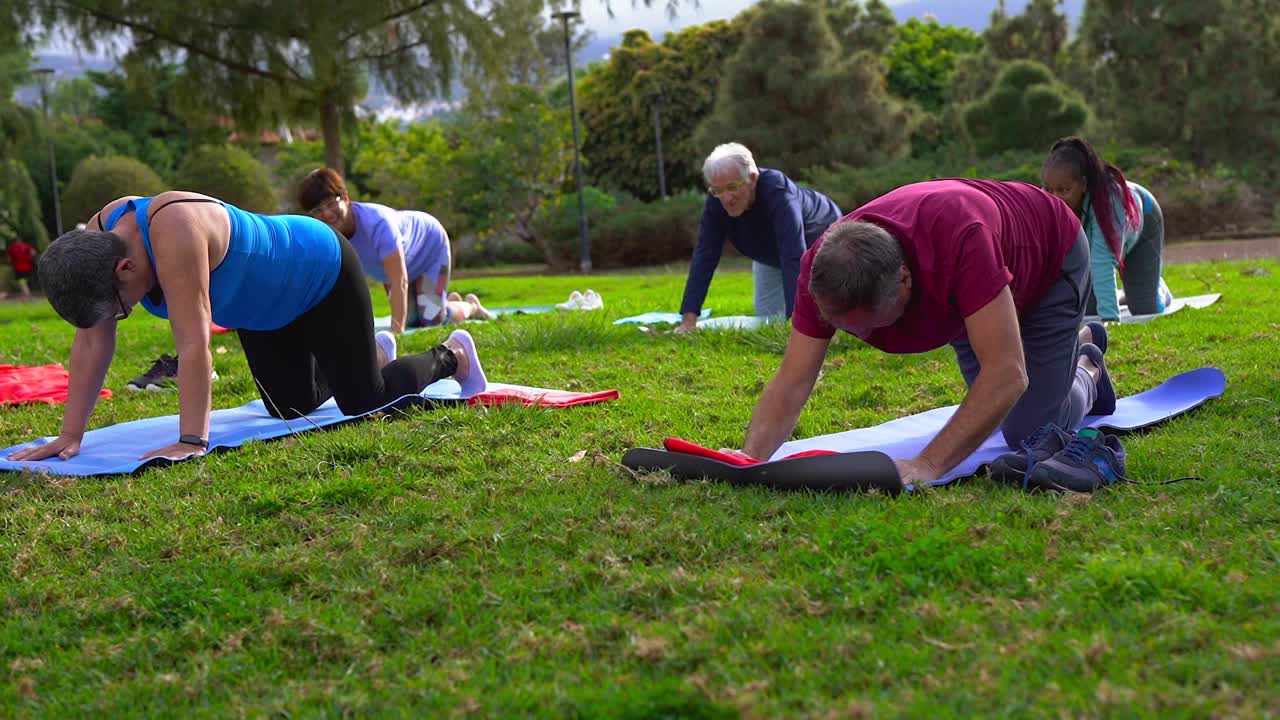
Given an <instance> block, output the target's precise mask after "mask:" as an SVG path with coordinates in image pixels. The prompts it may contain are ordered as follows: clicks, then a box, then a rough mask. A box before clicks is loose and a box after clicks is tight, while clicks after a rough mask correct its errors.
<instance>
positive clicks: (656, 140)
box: [649, 92, 667, 200]
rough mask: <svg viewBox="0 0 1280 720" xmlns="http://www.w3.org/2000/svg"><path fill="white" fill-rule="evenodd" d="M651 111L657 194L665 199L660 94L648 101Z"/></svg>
mask: <svg viewBox="0 0 1280 720" xmlns="http://www.w3.org/2000/svg"><path fill="white" fill-rule="evenodd" d="M649 102H650V106H649V107H650V108H651V109H652V111H653V144H654V146H655V148H656V150H657V152H658V194H659V195H661V197H662V199H663V200H666V199H667V168H666V162H665V161H664V160H663V158H662V118H661V116H660V115H659V114H658V105H659V104H660V103H661V102H662V93H661V92H658V93H654V94H653V96H652V97H650V99H649Z"/></svg>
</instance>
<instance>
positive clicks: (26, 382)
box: [0, 365, 111, 405]
mask: <svg viewBox="0 0 1280 720" xmlns="http://www.w3.org/2000/svg"><path fill="white" fill-rule="evenodd" d="M69 383H70V376H69V375H68V374H67V369H66V368H64V367H62V366H61V365H34V366H32V365H0V405H21V404H25V403H49V404H50V405H53V404H55V403H56V404H61V403H65V402H66V401H67V386H68V384H69ZM98 397H104V398H109V397H111V391H110V390H108V389H106V388H103V389H102V390H101V392H99V393H98Z"/></svg>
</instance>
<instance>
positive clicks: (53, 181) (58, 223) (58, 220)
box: [31, 68, 62, 237]
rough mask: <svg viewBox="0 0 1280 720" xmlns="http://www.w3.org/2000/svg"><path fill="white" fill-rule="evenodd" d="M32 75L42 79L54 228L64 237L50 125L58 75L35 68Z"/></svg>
mask: <svg viewBox="0 0 1280 720" xmlns="http://www.w3.org/2000/svg"><path fill="white" fill-rule="evenodd" d="M31 73H32V74H33V75H35V76H37V77H38V78H39V79H40V109H41V111H42V112H43V113H44V131H45V137H46V138H47V139H48V141H49V189H50V191H51V192H53V226H54V227H55V228H57V230H58V234H57V237H61V236H62V200H61V198H59V197H58V160H57V156H56V155H55V154H54V150H53V128H52V126H51V125H49V81H50V80H51V79H52V78H53V76H54V75H55V74H56V73H57V70H54V69H53V68H35V69H34V70H32V71H31Z"/></svg>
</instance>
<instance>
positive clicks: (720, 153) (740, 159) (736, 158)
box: [702, 142, 760, 183]
mask: <svg viewBox="0 0 1280 720" xmlns="http://www.w3.org/2000/svg"><path fill="white" fill-rule="evenodd" d="M728 167H732V168H734V169H736V170H737V171H738V174H739V175H740V176H741V177H742V179H743V180H746V179H747V178H749V177H751V173H756V174H759V172H760V171H759V169H758V168H756V160H755V158H753V157H751V151H750V150H748V149H747V146H746V145H743V144H741V143H736V142H735V143H725V144H724V145H717V146H716V149H715V150H712V151H711V154H710V155H708V156H707V159H706V160H704V161H703V163H702V177H703V179H704V180H706V181H707V182H708V183H710V182H711V176H712V174H714V173H715V172H716V171H718V170H722V169H724V168H728Z"/></svg>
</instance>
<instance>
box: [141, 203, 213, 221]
mask: <svg viewBox="0 0 1280 720" xmlns="http://www.w3.org/2000/svg"><path fill="white" fill-rule="evenodd" d="M198 202H202V203H218V204H219V205H221V204H222V201H221V200H211V199H209V198H181V199H178V200H170V201H169V202H167V203H165V204H163V205H161V206H160V207H158V208H156V209H155V210H152V211H151V214H150V217H151V218H153V219H154V218H155V216H156V215H159V214H160V211H161V210H163V209H165V208H167V207H169V206H170V205H177V204H178V203H198Z"/></svg>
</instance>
